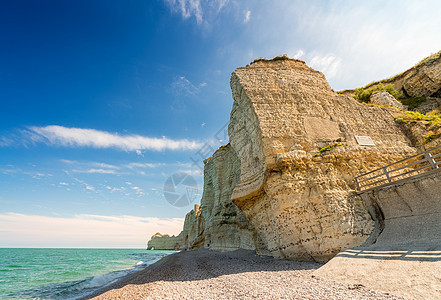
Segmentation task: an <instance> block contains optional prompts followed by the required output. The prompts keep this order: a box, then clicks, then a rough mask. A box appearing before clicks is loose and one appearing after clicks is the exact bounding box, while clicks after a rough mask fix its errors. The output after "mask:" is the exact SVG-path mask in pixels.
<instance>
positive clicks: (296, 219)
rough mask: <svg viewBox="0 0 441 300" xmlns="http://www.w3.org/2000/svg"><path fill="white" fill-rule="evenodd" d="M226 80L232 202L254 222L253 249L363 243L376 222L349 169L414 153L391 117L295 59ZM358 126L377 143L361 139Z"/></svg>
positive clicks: (315, 253) (312, 250) (285, 252)
mask: <svg viewBox="0 0 441 300" xmlns="http://www.w3.org/2000/svg"><path fill="white" fill-rule="evenodd" d="M231 88H232V92H233V98H234V104H233V109H232V112H231V121H230V125H229V135H230V143H231V146H232V148H233V149H234V150H235V152H236V153H237V156H238V158H239V161H240V171H241V172H240V180H239V184H238V185H236V187H235V188H234V191H233V193H232V201H233V202H234V203H235V204H236V205H237V206H238V207H239V209H241V210H242V211H243V212H244V214H245V216H246V217H247V218H248V220H249V221H250V223H251V224H252V225H253V227H254V228H255V230H256V233H257V236H259V239H256V248H257V251H258V253H260V254H265V255H271V256H275V257H278V258H289V259H300V260H316V261H324V260H327V259H329V258H331V257H333V256H334V255H335V254H336V253H338V252H339V251H340V250H341V249H343V248H347V247H350V246H354V245H360V244H362V243H363V242H364V241H365V240H366V238H367V237H368V236H369V235H370V233H371V232H372V230H373V226H374V222H373V221H372V219H371V217H370V215H369V214H368V212H367V209H366V207H365V204H364V202H363V201H362V199H361V198H360V197H358V196H356V194H355V193H354V189H355V186H354V183H353V178H354V177H355V176H356V175H358V174H360V173H362V172H364V171H367V170H371V169H375V168H378V167H379V166H381V165H386V164H388V163H389V162H390V161H395V160H398V159H401V158H403V157H404V156H407V155H410V154H413V153H414V149H413V148H411V147H409V140H408V139H407V138H406V137H405V135H404V134H403V133H402V132H401V130H400V128H399V127H398V126H397V125H396V124H395V122H394V119H393V117H392V116H391V115H390V114H389V113H388V112H387V110H386V109H383V108H379V107H369V106H367V105H364V104H361V103H358V102H357V101H355V100H354V99H352V98H350V97H348V96H342V95H337V94H336V93H335V92H334V91H333V90H332V89H331V88H330V86H329V84H328V83H327V81H326V79H325V77H324V75H323V74H322V73H320V72H317V71H315V70H313V69H311V68H309V67H308V66H306V64H305V63H304V62H302V61H298V60H277V61H263V62H257V63H254V64H252V65H250V66H247V67H244V68H239V69H237V70H236V71H235V72H234V73H233V75H232V78H231ZM356 135H357V136H370V137H371V138H372V139H373V141H374V142H375V145H376V146H360V145H358V144H357V142H356V140H355V136H356ZM328 145H334V148H333V150H332V151H329V152H324V153H323V154H319V155H318V154H317V153H318V152H319V148H320V147H325V146H328Z"/></svg>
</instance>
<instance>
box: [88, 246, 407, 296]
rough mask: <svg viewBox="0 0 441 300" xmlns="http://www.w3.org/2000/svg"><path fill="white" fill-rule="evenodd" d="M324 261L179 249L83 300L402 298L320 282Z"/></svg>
mask: <svg viewBox="0 0 441 300" xmlns="http://www.w3.org/2000/svg"><path fill="white" fill-rule="evenodd" d="M321 266H323V264H321V263H314V262H298V261H289V260H278V259H274V258H272V257H266V256H258V255H256V254H255V252H254V251H248V250H236V251H232V252H215V251H209V250H207V249H199V250H193V251H181V252H177V253H173V254H170V255H167V256H165V257H163V258H161V259H160V260H159V261H157V262H155V263H154V264H152V265H149V266H147V267H146V268H144V269H142V270H139V271H136V272H134V273H132V274H129V275H127V276H125V277H123V278H120V279H119V280H118V281H117V282H115V283H113V284H111V285H109V286H107V287H103V288H102V289H99V290H97V291H96V292H95V293H93V294H91V295H89V296H88V297H87V298H83V299H97V300H98V299H165V298H167V299H225V298H230V299H231V298H234V299H255V298H258V299H259V298H260V299H262V298H265V299H324V298H328V299H330V298H331V299H404V298H401V297H398V296H393V295H389V294H386V293H381V292H378V291H374V290H370V289H367V288H365V287H363V286H359V285H348V284H342V283H338V282H335V281H331V280H324V279H319V278H317V277H316V276H314V271H315V270H317V269H318V268H319V267H321Z"/></svg>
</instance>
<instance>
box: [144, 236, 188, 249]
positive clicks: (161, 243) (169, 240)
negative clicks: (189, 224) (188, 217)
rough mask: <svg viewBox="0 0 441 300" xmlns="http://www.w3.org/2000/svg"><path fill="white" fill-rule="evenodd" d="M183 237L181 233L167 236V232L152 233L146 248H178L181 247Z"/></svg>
mask: <svg viewBox="0 0 441 300" xmlns="http://www.w3.org/2000/svg"><path fill="white" fill-rule="evenodd" d="M182 243H183V237H182V234H179V235H178V236H174V235H173V236H169V235H168V234H160V233H159V232H158V233H156V234H154V235H153V236H152V237H151V238H150V240H149V242H148V244H147V250H151V249H156V250H179V249H181V248H182Z"/></svg>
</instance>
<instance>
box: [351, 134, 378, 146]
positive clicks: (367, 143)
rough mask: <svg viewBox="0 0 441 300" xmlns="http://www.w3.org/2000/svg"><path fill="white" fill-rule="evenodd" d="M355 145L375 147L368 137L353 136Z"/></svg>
mask: <svg viewBox="0 0 441 300" xmlns="http://www.w3.org/2000/svg"><path fill="white" fill-rule="evenodd" d="M355 139H356V140H357V143H358V144H359V145H361V146H375V143H374V141H373V140H372V138H371V137H370V136H358V135H356V136H355Z"/></svg>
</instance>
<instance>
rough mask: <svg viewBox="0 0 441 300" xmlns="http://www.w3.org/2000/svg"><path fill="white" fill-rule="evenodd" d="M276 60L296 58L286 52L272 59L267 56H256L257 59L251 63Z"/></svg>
mask: <svg viewBox="0 0 441 300" xmlns="http://www.w3.org/2000/svg"><path fill="white" fill-rule="evenodd" d="M276 60H295V59H293V58H289V57H288V55H286V54H283V55H279V56H276V57H274V58H272V59H267V58H262V57H259V58H256V59H255V60H253V61H252V62H251V65H252V64H254V63H256V62H260V61H276Z"/></svg>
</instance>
